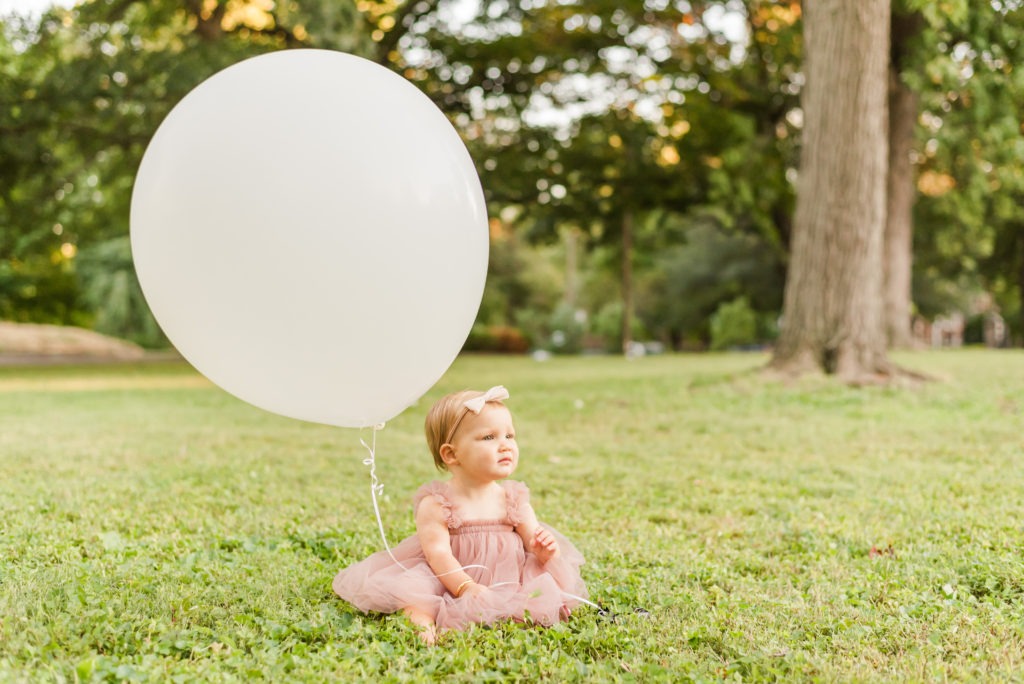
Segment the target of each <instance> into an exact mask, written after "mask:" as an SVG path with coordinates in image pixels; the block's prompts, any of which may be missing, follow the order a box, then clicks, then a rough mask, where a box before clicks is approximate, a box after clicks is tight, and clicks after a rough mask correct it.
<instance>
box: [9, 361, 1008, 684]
mask: <svg viewBox="0 0 1024 684" xmlns="http://www.w3.org/2000/svg"><path fill="white" fill-rule="evenodd" d="M766 360H767V359H766V357H765V356H764V355H761V354H757V355H751V354H713V355H699V356H698V355H662V356H652V357H646V358H642V359H633V360H626V359H623V358H621V357H596V358H565V357H555V358H552V359H550V360H549V361H547V362H545V363H536V362H534V361H532V360H530V359H528V358H522V357H496V356H486V357H473V356H466V357H463V358H460V359H459V360H458V361H457V362H456V364H455V365H454V366H453V368H452V369H451V371H450V372H449V373H448V374H447V375H446V376H445V377H444V378H443V379H442V380H441V382H440V383H439V384H438V386H437V387H436V388H434V389H432V390H431V392H430V394H429V396H427V397H425V398H424V399H423V400H422V401H421V402H420V403H419V404H417V405H416V406H414V407H412V408H410V409H409V410H407V411H405V412H404V413H403V414H402V415H400V416H398V417H397V418H395V419H394V420H392V421H389V423H388V426H387V428H386V429H385V430H384V431H383V432H381V433H380V434H379V435H378V437H377V473H378V475H380V476H381V477H382V478H383V481H384V483H385V487H386V489H385V495H384V497H383V498H382V500H381V514H382V517H383V520H384V525H385V529H386V532H387V535H388V537H389V540H390V541H391V542H392V543H395V542H396V541H397V540H398V539H401V538H403V537H404V536H406V535H408V534H411V533H412V531H413V529H414V524H413V519H412V515H411V509H410V501H409V497H410V496H411V494H412V492H413V491H415V488H416V487H417V486H418V485H419V484H421V483H422V482H424V481H428V480H430V479H433V478H436V477H438V475H437V473H436V471H435V470H434V467H433V463H432V460H431V458H430V456H429V454H428V453H427V451H426V449H425V447H424V445H423V436H422V421H423V416H424V414H425V412H426V410H427V407H428V406H429V404H430V403H431V402H432V401H433V400H434V399H436V398H437V397H439V396H440V395H441V394H443V393H444V392H448V391H454V390H459V389H463V388H465V387H487V386H490V385H493V384H498V383H505V384H506V385H507V386H508V387H509V388H510V390H511V392H512V399H511V400H510V404H509V405H510V407H511V408H512V410H513V411H514V413H515V417H516V423H517V426H516V427H517V433H518V435H519V440H520V446H521V450H522V459H521V464H520V466H519V471H518V472H517V474H516V477H517V478H519V479H522V480H524V481H525V482H527V483H528V484H529V485H530V487H531V490H532V493H533V498H532V500H533V504H534V507H535V509H536V510H537V513H538V515H539V516H540V517H541V519H543V520H545V521H547V522H549V523H551V524H552V525H554V526H555V527H556V528H558V529H559V530H560V531H562V532H564V533H565V534H567V535H568V536H569V537H570V538H571V539H572V540H573V541H574V542H575V543H576V544H577V545H578V546H579V547H580V548H581V550H582V551H583V552H584V554H585V555H586V557H587V564H586V565H584V566H583V574H584V578H585V580H586V582H587V584H588V587H589V589H590V592H591V596H592V598H593V599H594V600H595V601H597V602H599V603H600V604H601V605H603V606H605V607H606V608H608V609H609V611H610V612H611V613H613V614H614V615H615V616H616V617H615V619H614V620H612V619H607V618H601V617H599V616H598V615H597V614H596V613H595V611H594V610H593V609H591V608H581V609H580V610H578V611H577V612H576V614H575V615H574V616H573V617H572V619H571V620H570V621H569V622H568V623H566V624H564V625H560V626H559V627H557V628H554V629H539V628H530V627H524V626H521V625H501V626H498V627H494V628H485V629H473V630H470V631H467V632H464V633H454V634H448V635H446V636H445V638H444V639H443V640H442V641H441V643H440V644H439V645H438V646H437V647H434V648H427V647H424V646H423V645H421V644H420V643H419V641H418V639H417V638H416V636H415V634H414V632H413V630H412V627H411V625H409V624H408V623H407V622H406V621H405V620H403V619H402V618H400V617H397V616H390V617H388V616H379V615H362V614H361V613H359V612H358V611H356V610H355V609H353V608H351V607H349V606H347V605H345V604H344V603H343V602H341V601H340V600H338V599H336V598H335V597H334V596H333V595H332V593H331V589H330V582H331V579H332V577H333V576H334V574H335V573H336V572H337V570H338V569H340V568H341V567H344V566H345V565H347V564H348V563H351V562H353V561H354V560H357V559H361V558H363V557H365V556H366V555H367V554H369V553H372V552H374V551H377V550H379V549H380V548H381V540H380V537H379V533H378V530H377V527H376V523H375V521H374V516H373V510H372V506H371V505H370V501H369V496H368V492H367V489H366V485H367V484H368V482H369V479H368V478H369V476H368V473H367V470H366V467H365V466H363V465H362V459H363V457H364V456H365V452H364V451H363V449H362V447H361V446H360V445H359V437H360V435H359V434H358V432H357V431H355V430H338V429H337V428H330V427H327V426H323V425H314V424H310V423H303V422H300V421H294V420H289V419H286V418H282V417H278V416H274V415H271V414H268V413H265V412H262V411H260V410H258V409H256V408H254V407H252V406H249V405H247V404H245V403H243V402H241V401H238V400H237V399H234V398H233V397H231V396H229V395H227V394H226V393H224V392H222V391H220V390H219V389H217V388H215V387H213V386H212V385H210V384H209V383H208V382H206V381H204V380H203V379H202V378H200V377H199V376H197V375H196V374H195V373H194V371H192V370H191V369H189V368H188V367H187V366H186V365H184V364H173V365H170V364H168V365H143V366H120V367H98V366H89V367H79V368H67V367H65V368H4V369H0V451H2V453H3V456H4V457H3V458H2V459H0V510H2V512H3V517H2V520H3V523H2V524H3V527H2V529H3V534H0V558H3V578H2V582H3V590H2V591H0V635H2V639H3V651H2V653H0V680H3V681H27V680H31V681H38V680H54V681H57V680H67V681H72V680H75V679H76V678H77V679H78V680H81V681H89V680H92V681H188V682H192V681H204V682H207V681H211V682H215V681H237V680H241V679H244V680H258V681H296V682H323V681H455V682H476V681H481V680H483V679H490V680H495V681H552V682H554V681H558V682H561V681H579V682H583V681H588V682H589V681H633V680H640V681H673V682H675V681H722V680H736V681H738V680H740V679H742V680H743V681H755V682H761V681H764V682H768V681H881V680H884V681H919V680H922V679H928V680H932V679H934V680H942V681H1013V680H1014V679H1015V678H1016V677H1017V676H1018V673H1019V672H1020V671H1021V669H1022V668H1024V649H1022V648H1021V645H1022V644H1021V632H1020V602H1021V600H1022V598H1024V568H1022V565H1021V563H1020V553H1019V551H1020V548H1021V545H1022V544H1024V530H1022V529H1021V526H1020V524H1019V520H1020V519H1021V515H1022V514H1024V510H1022V501H1021V497H1020V491H1021V488H1022V487H1024V476H1022V475H1021V469H1020V468H1019V467H1017V466H1018V465H1019V458H1020V453H1019V452H1020V450H1019V436H1020V435H1019V427H1018V426H1019V420H1018V418H1019V413H1020V410H1021V407H1022V406H1024V391H1022V388H1024V356H1022V355H1021V353H1020V352H1016V351H1000V352H985V351H980V350H962V351H959V352H945V353H919V354H904V355H898V356H897V359H896V360H897V361H898V362H900V363H904V364H906V365H909V366H912V367H915V368H917V369H920V370H924V371H927V372H930V373H933V374H936V375H941V376H943V377H946V378H948V379H949V381H948V382H937V383H931V384H928V385H925V386H922V387H918V388H915V389H892V388H882V387H874V388H860V389H854V388H850V387H846V386H844V385H841V384H836V383H834V382H832V381H831V380H828V379H825V378H820V377H819V378H805V379H803V380H801V381H799V382H798V383H796V384H790V385H788V386H783V385H781V384H779V383H776V382H774V381H771V380H769V379H767V378H764V377H761V376H760V375H758V374H757V373H756V370H757V369H758V368H759V367H761V366H762V365H763V364H764V363H765V362H766ZM951 416H954V417H955V420H951Z"/></svg>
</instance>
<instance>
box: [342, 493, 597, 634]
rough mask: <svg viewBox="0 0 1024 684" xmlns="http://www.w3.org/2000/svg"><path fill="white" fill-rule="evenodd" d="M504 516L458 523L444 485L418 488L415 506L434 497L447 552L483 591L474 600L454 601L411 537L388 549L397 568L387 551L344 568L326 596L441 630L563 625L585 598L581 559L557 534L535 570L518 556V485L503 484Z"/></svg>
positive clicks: (529, 557)
mask: <svg viewBox="0 0 1024 684" xmlns="http://www.w3.org/2000/svg"><path fill="white" fill-rule="evenodd" d="M500 484H501V486H502V487H503V488H504V489H505V502H506V511H505V517H504V518H503V519H500V520H463V518H462V516H461V515H460V513H459V509H458V506H457V505H454V504H453V503H452V501H451V496H450V494H449V485H448V484H446V483H443V482H431V483H429V484H425V485H423V486H422V487H420V488H419V490H417V492H416V496H415V499H414V510H415V507H418V506H419V503H420V501H422V500H423V498H424V497H427V496H433V497H436V498H437V499H438V501H439V502H440V504H441V506H442V510H443V511H444V513H445V517H446V519H447V522H448V532H449V534H450V535H451V544H452V553H453V554H454V555H455V558H456V559H457V560H458V561H459V563H460V564H461V565H463V566H472V565H480V566H484V567H483V568H480V567H469V568H466V570H465V572H466V573H467V574H468V575H469V576H470V577H472V578H473V580H474V581H476V582H478V583H480V584H483V585H486V586H488V587H490V591H487V592H481V595H478V596H470V595H464V596H462V597H460V598H455V597H454V596H452V595H451V594H450V593H448V590H447V589H445V587H444V585H443V584H441V582H440V580H438V579H437V577H435V576H434V572H433V570H431V569H430V566H429V565H428V564H427V560H426V557H425V556H424V555H423V549H422V547H421V546H420V542H419V539H418V538H417V536H416V535H415V534H414V535H412V536H411V537H408V538H406V539H404V540H402V542H401V543H399V544H398V545H397V546H395V547H394V548H393V549H392V553H393V554H394V555H395V558H397V559H398V561H399V562H400V563H401V564H402V566H405V568H403V567H401V566H399V565H397V564H395V562H394V561H393V560H392V559H391V557H390V556H389V555H388V553H387V551H378V552H377V553H375V554H373V555H372V556H370V557H369V558H367V559H366V560H363V561H360V562H358V563H355V564H353V565H350V566H349V567H347V568H345V569H344V570H342V571H341V572H339V573H338V575H337V577H335V578H334V583H333V587H334V592H335V593H336V594H337V595H338V596H340V597H341V598H343V599H345V600H346V601H348V602H349V603H351V604H352V605H354V606H355V607H356V608H359V609H360V610H362V611H363V612H369V611H377V612H380V613H394V612H397V611H399V610H402V609H403V608H406V607H414V608H417V609H419V610H420V611H422V612H424V613H426V614H428V615H433V616H434V623H435V624H436V625H437V626H438V627H439V628H441V629H463V628H465V627H466V626H468V625H469V624H470V623H483V624H490V623H493V622H497V621H499V620H509V619H511V620H518V621H525V620H531V621H533V622H536V623H539V624H542V625H546V626H550V625H552V624H554V623H555V622H557V621H558V620H560V619H566V618H567V617H568V616H569V612H570V610H572V609H573V608H574V607H575V606H577V605H578V604H579V600H577V597H578V598H583V599H585V598H587V589H586V586H585V585H584V584H583V579H582V578H581V577H580V572H579V568H580V565H582V564H583V556H582V554H580V552H579V551H577V550H576V547H575V546H573V545H572V543H571V542H570V541H569V540H568V539H566V538H565V537H564V536H562V535H561V534H559V533H558V532H555V531H554V530H552V529H551V528H550V527H548V526H546V525H544V527H545V528H546V529H548V530H550V531H551V532H552V533H553V534H554V535H555V538H556V539H557V540H558V544H559V547H560V549H561V553H560V555H559V556H558V557H557V558H552V559H551V560H549V561H548V562H547V563H544V564H542V563H541V562H540V561H538V560H537V558H536V556H534V555H533V554H532V553H526V551H525V549H524V548H523V541H522V539H521V538H520V537H519V535H518V534H516V532H515V527H516V525H517V524H519V522H520V521H521V517H520V513H519V507H520V506H521V505H523V504H524V503H526V502H528V501H529V499H530V491H529V490H528V489H527V488H526V485H524V484H523V483H521V482H514V481H512V480H505V481H503V482H501V483H500Z"/></svg>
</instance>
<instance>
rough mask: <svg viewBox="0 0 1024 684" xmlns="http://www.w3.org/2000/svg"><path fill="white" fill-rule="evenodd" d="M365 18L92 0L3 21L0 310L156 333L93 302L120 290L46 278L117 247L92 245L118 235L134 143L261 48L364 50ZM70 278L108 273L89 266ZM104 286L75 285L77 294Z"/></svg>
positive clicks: (139, 146)
mask: <svg viewBox="0 0 1024 684" xmlns="http://www.w3.org/2000/svg"><path fill="white" fill-rule="evenodd" d="M362 22H363V20H362V16H361V15H360V13H359V12H358V11H357V10H356V8H355V6H354V5H353V4H352V3H351V2H347V1H346V2H329V1H328V0H296V1H295V2H290V3H274V2H271V1H270V0H186V1H185V2H177V1H174V0H149V1H146V2H143V1H142V0H92V1H91V2H86V3H82V4H80V5H77V6H75V7H73V8H71V9H63V8H54V9H52V10H50V11H49V12H48V13H46V14H44V15H43V16H42V17H41V19H40V20H39V21H38V22H28V21H24V20H17V19H10V20H6V21H5V22H4V24H3V26H2V27H0V52H2V56H3V57H4V60H3V67H2V68H3V70H4V75H5V78H3V79H0V83H2V85H0V160H2V161H0V230H2V233H0V288H2V289H0V313H2V314H3V315H6V316H10V317H14V318H26V319H33V320H39V319H40V318H44V316H43V315H42V314H41V313H40V311H50V312H53V313H51V314H49V315H47V316H45V317H46V318H48V319H50V320H53V321H54V322H64V323H69V322H82V318H83V316H82V313H81V312H83V311H84V310H91V311H92V312H93V313H94V315H95V316H96V317H97V320H98V321H101V322H102V321H112V320H121V321H123V322H129V323H130V324H131V325H136V324H137V325H138V326H139V327H138V328H137V329H135V330H134V331H129V330H122V334H127V335H129V336H133V337H139V338H140V339H154V338H153V337H152V335H151V334H150V332H149V331H150V328H151V323H152V322H151V321H150V322H145V321H143V319H142V318H137V317H135V316H134V315H133V316H130V317H128V318H124V317H123V316H122V314H123V311H122V312H120V313H119V312H116V311H103V308H104V307H107V306H120V304H115V302H117V301H120V300H119V299H116V298H115V299H108V298H99V299H97V298H95V297H87V298H85V299H82V298H81V297H80V296H79V290H78V288H75V287H71V288H66V287H55V286H54V283H57V282H62V281H61V280H60V279H59V278H57V277H56V275H55V274H58V273H63V274H65V275H67V274H74V271H75V268H74V262H75V258H76V256H77V255H78V254H79V253H83V254H84V253H88V252H89V251H90V250H92V249H94V248H95V249H97V250H98V251H99V253H101V254H102V253H110V252H115V251H116V250H117V247H116V246H111V247H109V248H106V247H104V246H103V243H105V242H106V241H108V240H119V239H121V238H123V237H124V236H125V235H127V233H128V213H129V212H128V208H129V203H130V199H131V188H132V183H133V180H134V176H135V171H136V169H137V168H138V164H139V162H140V160H141V158H142V153H143V151H144V150H145V146H146V144H147V143H148V141H149V139H150V137H151V136H152V134H153V132H154V131H155V130H156V128H157V126H158V125H159V123H160V122H161V121H162V120H163V118H164V117H165V116H166V115H167V113H168V112H169V111H170V109H171V107H173V106H174V105H175V104H176V103H177V102H178V101H179V100H180V99H181V98H182V97H184V95H185V94H186V93H188V92H189V91H190V90H191V89H192V88H193V87H194V86H196V85H197V84H198V83H199V82H201V81H202V80H203V79H205V78H207V77H208V76H210V75H211V74H213V73H214V72H216V71H218V70H220V69H222V68H224V67H226V66H228V65H230V64H233V63H235V62H237V61H239V60H241V59H244V58H246V57H250V56H253V55H256V54H260V53H262V52H266V51H269V50H276V49H282V48H288V47H299V46H316V47H331V48H338V49H345V50H348V51H350V52H363V53H366V54H370V53H371V52H372V50H373V43H372V41H371V40H370V39H369V37H368V36H367V35H366V31H365V30H364V27H363V23H362ZM8 77H9V78H8ZM211 182H216V180H215V179H212V180H211ZM41 255H45V256H43V257H42V261H41V260H40V256H41ZM47 262H49V263H47ZM100 262H101V263H105V264H108V265H113V263H114V262H111V261H110V260H106V259H100ZM117 267H118V268H121V269H123V270H124V276H123V277H121V276H118V278H116V279H115V281H116V282H122V283H123V286H124V287H125V288H128V289H133V290H136V291H137V288H138V285H137V283H136V282H135V279H134V274H133V273H132V272H131V267H130V264H129V263H127V262H117ZM79 275H80V276H81V277H82V278H83V279H86V280H87V279H89V278H94V277H95V278H106V277H107V274H102V273H101V272H100V271H98V270H97V269H85V270H84V271H83V272H82V273H80V274H79ZM112 282H113V281H112ZM104 287H105V285H102V284H101V285H94V284H92V283H88V282H86V283H83V288H84V290H85V291H97V289H99V290H102V289H103V288H104ZM136 296H137V292H136V294H133V295H132V297H136ZM26 298H29V299H31V301H32V302H33V304H32V307H26V305H25V301H26ZM93 307H99V309H98V310H97V309H94V308H93Z"/></svg>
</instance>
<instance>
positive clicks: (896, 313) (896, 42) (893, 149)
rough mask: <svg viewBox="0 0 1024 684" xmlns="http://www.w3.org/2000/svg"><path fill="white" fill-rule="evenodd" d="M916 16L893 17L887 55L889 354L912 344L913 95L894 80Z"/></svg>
mask: <svg viewBox="0 0 1024 684" xmlns="http://www.w3.org/2000/svg"><path fill="white" fill-rule="evenodd" d="M922 24H923V19H922V17H921V15H920V14H917V13H912V14H902V13H897V12H893V15H892V20H891V29H890V31H891V38H890V42H891V48H890V51H889V55H890V56H889V177H888V192H887V202H886V224H885V243H884V244H885V247H884V254H885V257H884V259H885V281H884V283H885V285H884V287H885V332H886V339H887V341H888V344H889V347H890V348H907V347H910V346H911V345H912V344H913V336H912V334H911V302H912V295H911V273H912V264H913V241H914V239H913V236H914V220H913V209H914V197H915V193H916V188H915V187H914V168H913V165H912V164H911V161H910V154H911V151H912V150H913V146H914V128H915V126H916V125H917V115H918V105H917V95H916V93H914V92H913V91H912V90H911V89H910V88H908V87H907V85H906V84H905V83H904V82H903V79H902V78H901V77H900V74H901V73H902V71H903V69H904V68H905V67H906V57H907V54H908V52H909V51H910V43H911V41H913V40H914V39H915V38H916V37H917V35H918V33H920V31H921V26H922Z"/></svg>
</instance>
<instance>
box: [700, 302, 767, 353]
mask: <svg viewBox="0 0 1024 684" xmlns="http://www.w3.org/2000/svg"><path fill="white" fill-rule="evenodd" d="M757 341H758V340H757V314H756V313H755V312H754V310H753V309H751V308H750V303H749V302H748V301H747V298H746V297H737V298H736V299H734V300H732V301H731V302H726V303H725V304H722V305H721V306H719V307H718V309H717V310H716V311H715V313H714V315H712V316H711V348H712V349H714V350H720V349H728V348H729V347H741V346H744V345H750V344H754V343H756V342H757Z"/></svg>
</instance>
